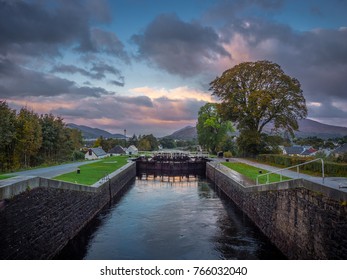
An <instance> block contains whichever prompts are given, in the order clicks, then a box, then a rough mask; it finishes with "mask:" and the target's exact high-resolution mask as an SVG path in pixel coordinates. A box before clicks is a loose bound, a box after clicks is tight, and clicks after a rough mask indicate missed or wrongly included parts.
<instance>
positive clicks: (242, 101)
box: [210, 61, 307, 155]
mask: <svg viewBox="0 0 347 280" xmlns="http://www.w3.org/2000/svg"><path fill="white" fill-rule="evenodd" d="M210 86H211V87H210V90H212V91H213V93H212V94H213V95H215V96H217V97H219V98H220V100H221V101H222V102H221V104H219V106H218V109H219V112H220V114H221V115H222V116H223V118H224V119H226V120H231V121H233V122H236V123H237V128H238V129H239V131H240V137H239V139H238V142H237V143H238V146H239V149H240V151H241V152H242V153H243V154H244V155H255V154H257V153H259V145H260V143H261V133H262V131H263V129H264V127H265V125H267V124H270V123H272V124H273V126H274V129H275V130H284V131H288V132H289V133H290V134H291V135H293V133H294V131H295V130H297V129H298V122H297V121H298V119H302V118H305V117H306V116H307V108H306V103H305V98H304V96H303V94H302V90H301V86H300V83H299V81H298V80H297V79H295V78H291V77H290V76H288V75H286V74H285V73H284V72H283V70H282V69H281V67H280V66H279V65H278V64H275V63H272V62H269V61H257V62H245V63H241V64H239V65H236V66H234V67H233V68H230V69H228V70H226V71H225V72H224V73H223V74H222V75H221V76H220V77H217V78H216V79H215V80H213V81H212V82H211V83H210Z"/></svg>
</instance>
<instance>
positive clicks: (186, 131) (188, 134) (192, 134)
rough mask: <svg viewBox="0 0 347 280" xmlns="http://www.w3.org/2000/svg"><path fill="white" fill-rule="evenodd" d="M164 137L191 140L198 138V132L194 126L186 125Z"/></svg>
mask: <svg viewBox="0 0 347 280" xmlns="http://www.w3.org/2000/svg"><path fill="white" fill-rule="evenodd" d="M166 137H168V138H172V139H177V140H193V139H197V138H198V133H197V131H196V127H195V126H194V127H193V126H186V127H184V128H182V129H180V130H177V131H175V132H174V133H172V134H171V135H169V136H166Z"/></svg>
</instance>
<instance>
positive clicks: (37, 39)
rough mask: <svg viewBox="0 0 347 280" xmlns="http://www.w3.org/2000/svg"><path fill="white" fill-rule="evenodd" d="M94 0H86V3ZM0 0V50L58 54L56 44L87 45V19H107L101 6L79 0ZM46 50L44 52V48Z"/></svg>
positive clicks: (102, 2) (101, 4) (103, 20)
mask: <svg viewBox="0 0 347 280" xmlns="http://www.w3.org/2000/svg"><path fill="white" fill-rule="evenodd" d="M92 2H94V3H96V1H90V3H92ZM51 4H52V3H51V2H46V3H44V2H42V1H31V2H26V1H1V2H0V34H1V41H0V51H1V52H2V54H8V53H11V52H17V53H24V54H30V55H39V56H41V55H42V50H45V51H47V50H48V49H50V53H53V52H55V53H56V54H59V47H61V46H66V45H71V44H75V43H77V44H79V45H80V46H86V45H91V44H92V41H91V37H92V36H91V32H90V27H89V24H90V19H98V20H99V21H101V22H105V21H108V20H109V16H106V14H104V15H102V12H101V10H102V8H101V7H102V6H103V5H105V1H100V2H99V3H98V4H97V5H98V7H100V8H99V9H96V10H94V11H91V10H90V9H89V8H88V7H87V6H85V5H84V3H83V1H63V0H62V1H54V4H53V5H51ZM45 53H46V52H45Z"/></svg>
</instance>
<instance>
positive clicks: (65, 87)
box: [0, 57, 114, 99]
mask: <svg viewBox="0 0 347 280" xmlns="http://www.w3.org/2000/svg"><path fill="white" fill-rule="evenodd" d="M112 94H114V93H113V92H110V91H107V90H105V89H103V88H100V87H86V86H84V87H79V86H77V85H76V84H75V83H74V82H72V81H70V80H67V79H62V78H59V77H57V76H54V75H51V74H45V73H42V72H37V71H34V70H31V69H28V68H24V67H21V66H18V65H16V64H14V63H12V62H11V61H10V60H8V59H4V58H1V57H0V98H4V99H7V98H15V97H30V96H47V97H48V96H60V95H68V96H69V98H70V99H73V98H74V97H75V96H94V97H100V96H103V95H112Z"/></svg>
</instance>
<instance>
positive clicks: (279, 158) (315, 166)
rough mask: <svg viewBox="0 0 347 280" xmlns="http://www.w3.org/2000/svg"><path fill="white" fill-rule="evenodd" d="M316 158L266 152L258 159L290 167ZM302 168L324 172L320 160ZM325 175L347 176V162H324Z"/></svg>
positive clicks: (301, 167)
mask: <svg viewBox="0 0 347 280" xmlns="http://www.w3.org/2000/svg"><path fill="white" fill-rule="evenodd" d="M313 159H314V158H305V157H292V156H284V155H271V154H264V155H258V156H257V160H259V161H261V162H265V163H270V164H276V165H280V166H283V167H289V166H293V165H297V164H301V163H304V162H307V161H310V160H313ZM300 170H307V171H312V172H317V173H320V172H322V164H321V162H320V161H316V162H312V163H309V164H307V165H303V166H300ZM324 171H325V176H331V177H339V176H347V164H345V163H335V162H324Z"/></svg>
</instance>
